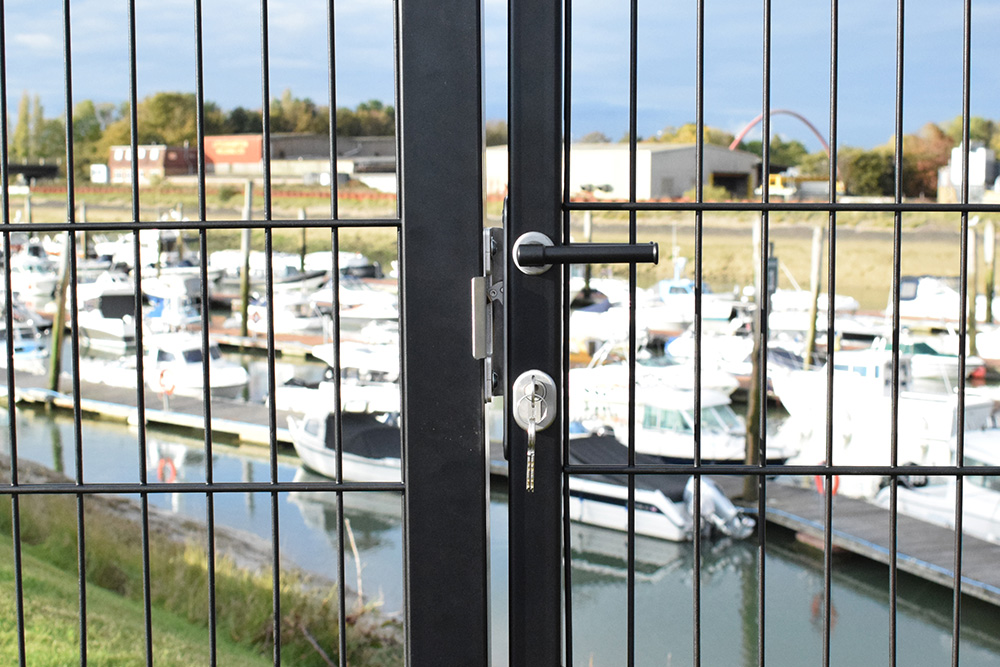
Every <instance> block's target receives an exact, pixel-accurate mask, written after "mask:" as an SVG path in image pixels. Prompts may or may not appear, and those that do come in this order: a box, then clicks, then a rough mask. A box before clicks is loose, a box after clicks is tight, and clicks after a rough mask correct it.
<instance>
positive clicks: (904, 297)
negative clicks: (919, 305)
mask: <svg viewBox="0 0 1000 667" xmlns="http://www.w3.org/2000/svg"><path fill="white" fill-rule="evenodd" d="M917 282H918V281H917V279H916V278H908V277H906V276H904V277H903V278H902V280H900V282H899V300H900V301H912V300H913V299H916V298H917Z"/></svg>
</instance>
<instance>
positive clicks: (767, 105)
mask: <svg viewBox="0 0 1000 667" xmlns="http://www.w3.org/2000/svg"><path fill="white" fill-rule="evenodd" d="M763 10H764V33H763V52H764V53H763V63H762V64H763V85H762V88H763V102H762V107H763V109H762V112H763V116H762V120H761V129H762V132H763V136H762V139H763V140H762V142H761V143H762V146H761V148H762V149H763V158H764V159H763V169H762V178H761V193H762V197H763V201H765V202H767V201H768V200H769V198H770V188H769V175H770V166H771V0H764V6H763ZM768 221H769V217H768V212H767V211H761V214H760V229H761V233H760V267H759V269H758V270H759V271H760V275H761V280H760V286H761V292H762V294H759V295H757V312H758V314H759V315H758V317H759V320H758V321H759V325H758V327H757V335H758V336H759V347H760V357H759V364H760V372H759V373H758V380H759V382H760V384H759V385H758V386H756V387H752V388H751V389H752V390H753V391H756V392H758V395H759V398H758V404H759V405H760V406H761V409H760V418H759V419H760V421H759V426H758V451H757V463H758V468H763V467H766V465H767V410H766V409H765V406H766V405H767V342H768V339H769V338H770V335H769V327H768V324H769V323H768V313H769V310H770V309H769V305H770V294H769V287H768V279H767V260H768V248H769V245H770V243H769V234H768ZM757 475H758V477H757V516H758V517H761V518H764V517H766V516H767V478H766V477H765V476H764V474H763V473H762V471H760V470H758V472H757ZM766 552H767V522H766V521H760V522H758V524H757V610H758V611H757V619H758V621H757V622H758V625H757V664H758V666H759V667H763V665H764V653H765V651H764V648H765V646H764V639H765V636H766V632H765V628H766V623H765V619H766V616H765V599H766V598H765V595H764V593H765V589H764V582H765V575H766V561H767V559H766Z"/></svg>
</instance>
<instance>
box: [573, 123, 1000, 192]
mask: <svg viewBox="0 0 1000 667" xmlns="http://www.w3.org/2000/svg"><path fill="white" fill-rule="evenodd" d="M703 129H704V132H703V135H704V141H705V143H707V144H714V145H717V146H726V147H728V146H729V145H730V144H731V143H732V142H733V139H734V138H735V137H734V135H732V134H730V133H728V132H726V131H724V130H720V129H717V128H713V127H708V126H705V127H704V128H703ZM962 134H963V125H962V117H961V116H958V117H956V118H954V119H952V120H951V121H950V122H947V123H944V124H942V125H938V124H936V123H927V124H926V125H924V126H923V127H922V128H920V130H919V131H918V132H916V133H914V134H906V135H904V136H903V161H902V187H903V193H902V194H903V196H904V197H928V198H934V197H936V196H937V184H938V170H939V169H940V168H941V167H943V166H945V165H947V164H948V160H949V159H950V158H951V150H952V148H954V147H955V146H958V145H959V144H961V142H962ZM697 136H698V131H697V126H696V125H695V124H694V123H687V124H685V125H681V126H679V127H673V126H668V127H665V128H664V129H663V130H661V131H660V132H658V133H657V134H656V135H655V136H653V137H649V138H646V139H643V138H640V139H639V140H640V141H652V142H666V143H685V144H692V143H695V140H696V138H697ZM969 139H970V144H973V145H975V144H982V145H983V146H986V147H988V148H991V149H993V150H994V151H996V152H998V153H1000V122H996V121H992V120H989V119H987V118H982V117H978V116H973V117H972V118H970V120H969ZM580 141H581V142H589V143H605V142H610V141H611V139H610V138H608V137H607V136H606V135H605V134H603V133H601V132H591V133H589V134H586V135H584V136H583V137H582V138H581V139H580ZM621 141H623V142H626V141H628V136H627V135H626V136H625V137H623V138H622V139H621ZM739 148H741V149H742V150H745V151H748V152H750V153H755V154H756V155H760V156H763V153H764V151H763V142H761V141H746V142H740V144H739ZM768 155H769V159H770V162H771V164H772V165H773V166H780V167H796V168H797V169H798V172H799V174H801V175H802V176H815V177H821V178H826V177H828V176H829V173H830V159H829V157H828V156H827V154H826V152H825V151H823V150H819V151H816V152H813V153H810V152H809V150H808V149H807V148H806V147H805V145H804V144H803V143H802V142H801V141H797V140H794V139H793V140H787V141H786V140H785V139H783V138H781V137H780V136H778V135H775V136H773V137H772V138H771V142H770V150H769V151H768ZM837 171H838V174H839V180H841V181H843V183H844V185H845V187H846V189H847V192H849V193H850V194H855V195H868V196H892V195H893V194H894V191H895V176H896V161H895V139H894V138H890V139H889V141H887V142H886V143H885V144H883V145H881V146H876V147H875V148H872V149H864V148H856V147H841V148H840V149H839V150H838V151H837Z"/></svg>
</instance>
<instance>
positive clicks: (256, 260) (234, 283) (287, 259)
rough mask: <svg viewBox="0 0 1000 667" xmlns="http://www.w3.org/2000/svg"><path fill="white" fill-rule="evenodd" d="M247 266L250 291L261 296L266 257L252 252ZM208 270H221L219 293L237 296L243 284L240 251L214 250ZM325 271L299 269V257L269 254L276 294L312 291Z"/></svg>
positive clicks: (321, 280)
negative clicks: (248, 268)
mask: <svg viewBox="0 0 1000 667" xmlns="http://www.w3.org/2000/svg"><path fill="white" fill-rule="evenodd" d="M247 262H248V263H249V265H250V272H249V274H248V275H249V277H250V282H249V289H250V291H251V292H258V293H264V291H265V288H266V281H267V254H266V253H264V252H261V251H260V250H253V251H251V252H250V253H249V255H248V257H247ZM208 266H209V268H210V269H211V270H213V271H216V270H221V272H222V274H221V276H220V277H219V279H218V281H216V289H217V290H218V291H219V292H221V293H229V294H238V293H239V290H240V288H241V285H242V282H241V281H242V274H243V252H242V251H240V250H234V249H230V250H217V251H215V252H213V253H212V254H211V255H209V257H208ZM327 273H328V272H327V271H324V270H322V269H318V270H311V271H304V270H302V257H301V256H300V255H296V254H293V253H285V252H274V253H271V275H272V278H271V282H272V286H273V288H274V290H275V291H276V292H283V291H288V290H293V289H295V290H307V291H312V290H315V289H316V288H318V287H319V286H320V285H322V284H323V281H325V280H326V277H327Z"/></svg>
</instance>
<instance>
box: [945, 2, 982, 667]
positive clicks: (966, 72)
mask: <svg viewBox="0 0 1000 667" xmlns="http://www.w3.org/2000/svg"><path fill="white" fill-rule="evenodd" d="M962 18H963V22H962V149H963V150H962V193H961V202H962V206H963V208H962V224H961V235H962V238H961V241H960V244H961V249H960V252H959V257H960V259H961V264H962V265H961V267H960V268H959V275H960V276H961V277H960V279H959V294H960V295H961V296H960V298H959V301H960V302H961V306H960V308H959V313H958V418H957V420H956V424H957V429H958V432H957V434H956V438H955V463H956V465H959V466H964V465H965V381H966V353H967V347H966V338H967V337H968V335H969V334H968V332H969V329H968V324H969V322H968V317H969V316H971V317H973V318H975V317H976V292H977V291H978V285H975V284H973V285H972V300H971V305H970V301H969V230H970V227H969V210H968V207H969V156H970V148H971V147H970V145H969V139H970V137H969V133H970V127H969V126H970V124H971V114H972V111H971V96H972V93H971V91H972V74H971V72H972V1H971V0H966V1H965V2H964V3H963V17H962ZM973 233H975V232H974V231H973ZM972 261H973V262H975V261H977V258H975V257H973V258H972ZM970 310H971V313H968V311H970ZM964 490H965V477H964V475H959V476H958V478H957V479H956V480H955V560H954V564H955V565H954V570H955V579H954V590H953V599H952V611H953V616H952V639H951V662H952V665H954V667H958V664H959V653H960V651H959V648H960V646H961V632H962V532H963V516H964V512H963V507H964V504H965V503H964Z"/></svg>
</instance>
